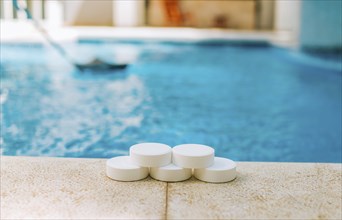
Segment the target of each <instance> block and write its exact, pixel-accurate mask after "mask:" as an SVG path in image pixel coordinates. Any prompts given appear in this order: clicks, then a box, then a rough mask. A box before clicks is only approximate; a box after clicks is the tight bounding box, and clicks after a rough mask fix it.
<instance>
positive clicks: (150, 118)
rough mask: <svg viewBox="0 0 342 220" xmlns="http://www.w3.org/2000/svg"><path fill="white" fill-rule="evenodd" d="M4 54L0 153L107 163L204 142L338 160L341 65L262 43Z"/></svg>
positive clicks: (251, 155) (241, 156) (27, 48)
mask: <svg viewBox="0 0 342 220" xmlns="http://www.w3.org/2000/svg"><path fill="white" fill-rule="evenodd" d="M64 46H65V47H66V49H67V50H68V51H69V53H70V54H71V55H72V56H73V57H75V58H77V60H78V61H80V62H82V61H83V62H85V61H87V60H89V59H91V58H92V57H94V56H98V57H101V58H102V59H107V61H118V62H126V61H127V62H130V63H131V64H130V66H129V68H128V69H127V70H125V71H119V72H117V73H116V74H111V73H109V72H108V71H97V72H85V73H80V72H77V71H75V70H74V69H73V68H72V67H71V65H69V64H68V63H67V62H65V60H63V58H61V57H60V56H59V55H58V54H56V53H55V52H54V51H53V50H52V49H51V48H49V47H44V46H42V45H38V44H12V45H11V44H2V45H1V103H2V104H1V107H2V108H1V151H2V154H3V155H33V156H62V157H93V158H97V157H100V158H107V157H112V156H116V155H124V154H127V153H128V149H129V147H130V146H131V145H132V144H135V143H140V142H162V143H166V144H169V145H171V146H174V145H177V144H182V143H200V144H207V145H210V146H212V147H214V148H215V150H216V155H218V156H223V157H228V158H231V159H233V160H240V161H295V162H306V161H310V162H341V133H342V131H341V88H342V87H341V80H342V78H341V76H342V74H341V62H340V61H337V63H336V59H335V60H324V59H321V58H314V57H310V56H307V55H305V54H301V53H299V52H295V51H287V50H282V49H279V48H275V47H271V46H267V45H263V46H262V45H260V46H258V45H249V46H244V45H230V44H224V43H222V44H175V43H153V42H150V43H148V42H121V43H118V42H116V43H113V42H104V41H103V42H101V41H99V42H83V43H79V44H72V45H71V44H70V45H64Z"/></svg>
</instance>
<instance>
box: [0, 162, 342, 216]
mask: <svg viewBox="0 0 342 220" xmlns="http://www.w3.org/2000/svg"><path fill="white" fill-rule="evenodd" d="M341 165H342V164H318V163H260V162H239V163H238V172H239V174H238V178H237V179H236V180H235V181H233V182H230V183H225V184H210V183H204V182H200V181H198V180H196V179H195V178H192V179H191V180H188V181H184V182H180V183H168V184H167V183H164V182H160V181H155V180H153V179H151V178H149V177H148V178H147V179H145V180H142V181H138V182H117V181H113V180H111V179H109V178H107V177H106V175H105V160H104V159H73V158H46V157H10V156H1V216H0V217H1V219H52V218H53V219H123V218H126V219H147V218H148V219H165V218H168V219H186V218H188V219H256V218H258V219H276V218H278V219H341V218H342V211H341V210H342V201H341V198H342V188H341V176H342V167H341Z"/></svg>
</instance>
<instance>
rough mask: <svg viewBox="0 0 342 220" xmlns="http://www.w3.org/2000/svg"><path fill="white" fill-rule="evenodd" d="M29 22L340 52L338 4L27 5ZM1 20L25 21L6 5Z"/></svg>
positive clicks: (57, 0)
mask: <svg viewBox="0 0 342 220" xmlns="http://www.w3.org/2000/svg"><path fill="white" fill-rule="evenodd" d="M27 2H28V8H29V9H30V10H31V11H32V14H33V17H34V18H36V19H38V20H44V21H46V22H47V23H49V25H71V26H114V27H141V26H148V27H194V28H222V29H233V30H249V31H288V32H290V34H291V35H292V36H291V37H292V40H293V42H294V43H297V44H298V43H299V44H300V45H302V46H309V47H310V46H311V47H312V46H314V47H337V48H338V47H340V45H341V38H342V36H341V28H340V27H341V1H340V0H326V1H324V0H303V1H301V0H242V1H241V0H200V1H198V0H117V1H110V0H72V1H69V0H28V1H27ZM0 10H1V11H0V15H1V19H2V20H12V19H25V13H24V12H17V11H16V10H15V9H14V8H13V4H12V1H11V0H1V1H0Z"/></svg>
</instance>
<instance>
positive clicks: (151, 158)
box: [129, 143, 172, 167]
mask: <svg viewBox="0 0 342 220" xmlns="http://www.w3.org/2000/svg"><path fill="white" fill-rule="evenodd" d="M171 152H172V149H171V147H170V146H168V145H166V144H160V143H141V144H135V145H133V146H132V147H131V148H130V149H129V154H130V158H131V161H132V162H133V163H134V164H136V165H138V166H142V167H162V166H166V165H168V164H170V163H171V156H172V153H171Z"/></svg>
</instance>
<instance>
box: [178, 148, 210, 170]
mask: <svg viewBox="0 0 342 220" xmlns="http://www.w3.org/2000/svg"><path fill="white" fill-rule="evenodd" d="M214 153H215V150H214V149H213V148H211V147H209V146H206V145H201V144H182V145H177V146H175V147H174V148H173V149H172V161H173V163H174V164H175V165H177V166H179V167H183V168H206V167H210V166H211V165H212V164H213V163H214Z"/></svg>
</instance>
